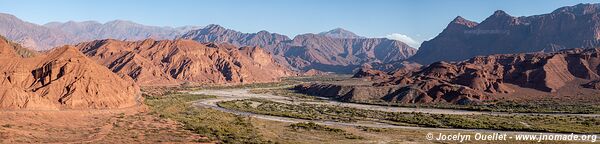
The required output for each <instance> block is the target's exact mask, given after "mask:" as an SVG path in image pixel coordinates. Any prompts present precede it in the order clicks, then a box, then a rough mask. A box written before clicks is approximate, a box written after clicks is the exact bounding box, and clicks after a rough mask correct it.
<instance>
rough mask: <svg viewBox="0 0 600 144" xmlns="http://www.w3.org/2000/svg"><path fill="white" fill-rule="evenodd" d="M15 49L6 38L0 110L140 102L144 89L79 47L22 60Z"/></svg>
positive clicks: (0, 62) (0, 45)
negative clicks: (78, 48)
mask: <svg viewBox="0 0 600 144" xmlns="http://www.w3.org/2000/svg"><path fill="white" fill-rule="evenodd" d="M14 49H15V47H14V46H13V45H9V43H8V42H7V41H6V40H0V52H2V53H0V109H27V110H63V109H104V108H125V107H131V106H135V105H137V104H139V100H140V98H141V97H140V92H139V87H138V86H137V85H136V84H135V83H134V82H133V80H131V79H123V78H121V77H119V76H118V75H116V74H114V73H112V72H111V71H110V70H108V69H106V68H105V67H103V66H101V65H98V64H96V62H94V61H92V60H90V59H89V58H87V57H86V56H85V55H83V54H82V53H81V52H79V51H78V50H77V49H76V48H74V47H71V46H65V47H60V48H56V49H54V50H52V51H49V52H47V53H44V54H40V55H38V56H35V57H30V58H22V57H21V56H19V55H17V52H15V51H14ZM10 51H12V52H10ZM5 52H8V53H5ZM10 55H13V56H10Z"/></svg>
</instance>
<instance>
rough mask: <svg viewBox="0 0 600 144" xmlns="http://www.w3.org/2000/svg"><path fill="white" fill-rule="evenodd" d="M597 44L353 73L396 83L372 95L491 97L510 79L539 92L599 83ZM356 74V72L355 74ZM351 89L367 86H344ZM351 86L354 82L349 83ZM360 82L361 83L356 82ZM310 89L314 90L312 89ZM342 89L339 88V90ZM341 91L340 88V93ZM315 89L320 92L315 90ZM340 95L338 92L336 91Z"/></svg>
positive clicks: (422, 99) (380, 83) (379, 83)
mask: <svg viewBox="0 0 600 144" xmlns="http://www.w3.org/2000/svg"><path fill="white" fill-rule="evenodd" d="M599 66H600V49H572V50H564V51H560V52H555V53H532V54H499V55H490V56H479V57H474V58H471V59H469V60H466V61H462V62H454V63H448V62H435V63H432V64H430V65H429V66H427V67H423V68H421V69H418V70H412V71H410V70H402V69H399V70H397V71H396V72H391V73H387V75H385V74H384V73H382V72H381V71H376V70H361V71H360V72H359V73H357V75H358V76H357V77H363V78H367V79H369V80H370V81H372V82H373V83H374V84H373V86H372V87H373V88H372V89H369V90H366V91H373V90H377V89H380V88H381V87H399V88H398V89H397V90H393V91H390V90H384V91H385V93H386V94H385V95H382V94H379V95H377V96H374V97H372V98H375V99H380V100H386V101H396V102H401V103H415V102H419V103H431V102H450V103H460V104H462V103H471V102H479V101H482V100H488V99H493V97H491V96H493V95H495V94H504V93H509V94H510V93H513V92H515V90H514V88H511V86H509V84H511V85H516V86H519V87H524V88H531V89H535V90H537V91H540V92H546V93H551V92H555V91H557V90H558V89H561V88H563V87H564V86H565V85H566V84H568V83H571V82H572V81H574V80H583V81H589V83H586V84H584V85H582V87H584V88H592V89H598V88H599V87H600V86H599V84H598V80H599V79H600V77H599V76H598V73H599V72H600V70H599V69H598V68H600V67H599ZM355 76H356V75H355ZM349 87H352V88H346V89H352V90H345V91H353V92H352V93H354V94H356V93H360V92H356V91H357V90H364V89H368V87H367V86H349ZM354 87H356V88H354ZM358 87H360V89H359V88H358ZM297 88H298V90H299V91H301V92H303V91H305V90H313V89H315V88H323V89H325V88H334V89H328V90H324V91H338V93H339V90H338V89H339V88H335V86H330V84H315V85H308V86H303V87H297ZM313 92H314V91H313ZM342 93H343V92H342ZM344 94H345V93H344ZM316 95H323V94H319V92H316ZM340 96H341V95H340Z"/></svg>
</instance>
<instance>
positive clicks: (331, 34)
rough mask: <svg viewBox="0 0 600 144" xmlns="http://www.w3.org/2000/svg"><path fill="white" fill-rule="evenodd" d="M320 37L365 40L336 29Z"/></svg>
mask: <svg viewBox="0 0 600 144" xmlns="http://www.w3.org/2000/svg"><path fill="white" fill-rule="evenodd" d="M319 35H322V36H327V37H333V38H364V37H362V36H359V35H356V34H355V33H353V32H351V31H348V30H345V29H343V28H335V29H332V30H329V31H326V32H321V33H319Z"/></svg>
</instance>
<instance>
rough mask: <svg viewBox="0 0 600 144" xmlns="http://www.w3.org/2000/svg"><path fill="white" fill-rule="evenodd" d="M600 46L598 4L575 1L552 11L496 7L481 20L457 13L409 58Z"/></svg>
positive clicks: (435, 58) (453, 57)
mask: <svg viewBox="0 0 600 144" xmlns="http://www.w3.org/2000/svg"><path fill="white" fill-rule="evenodd" d="M598 46H600V4H578V5H575V6H566V7H562V8H558V9H556V10H554V11H553V12H551V13H548V14H541V15H534V16H524V17H514V16H511V15H509V14H507V13H506V12H504V11H501V10H498V11H496V12H494V13H493V14H492V15H491V16H489V17H488V18H486V19H485V20H484V21H482V22H481V23H477V22H473V21H469V20H466V19H464V18H462V17H460V16H458V17H456V18H455V19H454V20H453V21H452V22H450V23H449V24H448V26H447V27H446V28H445V29H444V30H443V31H442V32H441V33H440V34H439V35H438V36H436V37H435V38H433V39H432V40H429V41H425V42H423V44H422V45H421V47H420V48H419V51H418V52H417V53H416V54H415V55H414V56H413V57H412V58H411V59H410V60H411V61H415V62H418V63H421V64H424V65H427V64H430V63H433V62H436V61H442V60H443V61H460V60H465V59H468V58H471V57H474V56H479V55H490V54H508V53H523V52H525V53H527V52H556V51H559V50H563V49H571V48H594V47H598Z"/></svg>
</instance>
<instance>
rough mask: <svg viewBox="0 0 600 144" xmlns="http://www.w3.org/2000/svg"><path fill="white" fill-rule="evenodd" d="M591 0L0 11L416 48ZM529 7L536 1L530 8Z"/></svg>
mask: <svg viewBox="0 0 600 144" xmlns="http://www.w3.org/2000/svg"><path fill="white" fill-rule="evenodd" d="M594 2H595V1H593V0H572V1H544V0H530V1H519V0H508V1H476V0H460V1H436V0H422V1H408V0H406V1H393V0H370V1H344V0H328V1H321V0H285V1H278V0H263V1H246V0H222V1H194V0H178V1H159V0H149V1H119V0H104V1H69V0H55V1H44V0H23V1H0V12H1V13H8V14H11V15H15V16H17V17H19V18H20V19H23V20H25V21H28V22H33V23H36V24H45V23H48V22H57V21H58V22H66V21H89V20H93V21H98V22H102V23H104V22H107V21H112V20H128V21H133V22H136V23H140V24H144V25H154V26H173V27H176V26H185V25H208V24H219V25H222V26H224V27H226V28H230V29H234V30H238V31H241V32H247V33H253V32H258V31H260V30H267V31H270V32H275V33H280V34H284V35H287V36H289V37H294V36H295V35H298V34H304V33H319V32H323V31H328V30H331V29H334V28H344V29H346V30H349V31H352V32H354V33H356V34H358V35H361V36H366V37H388V38H393V39H397V40H401V41H403V42H405V43H407V44H409V45H412V46H415V47H418V45H420V43H421V42H422V41H425V40H429V39H431V38H433V37H435V36H436V35H437V34H438V33H439V32H441V31H442V30H443V29H444V27H445V26H446V25H447V24H448V22H450V21H451V20H452V19H454V18H455V17H456V16H462V17H464V18H466V19H469V20H473V21H477V22H480V21H482V20H483V19H485V18H486V17H488V16H490V15H491V14H492V13H493V12H494V11H496V10H504V11H506V12H507V13H508V14H510V15H513V16H529V15H537V14H544V13H549V12H552V11H553V10H555V9H557V8H559V7H563V6H571V5H576V4H579V3H594ZM534 5H535V6H534Z"/></svg>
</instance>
